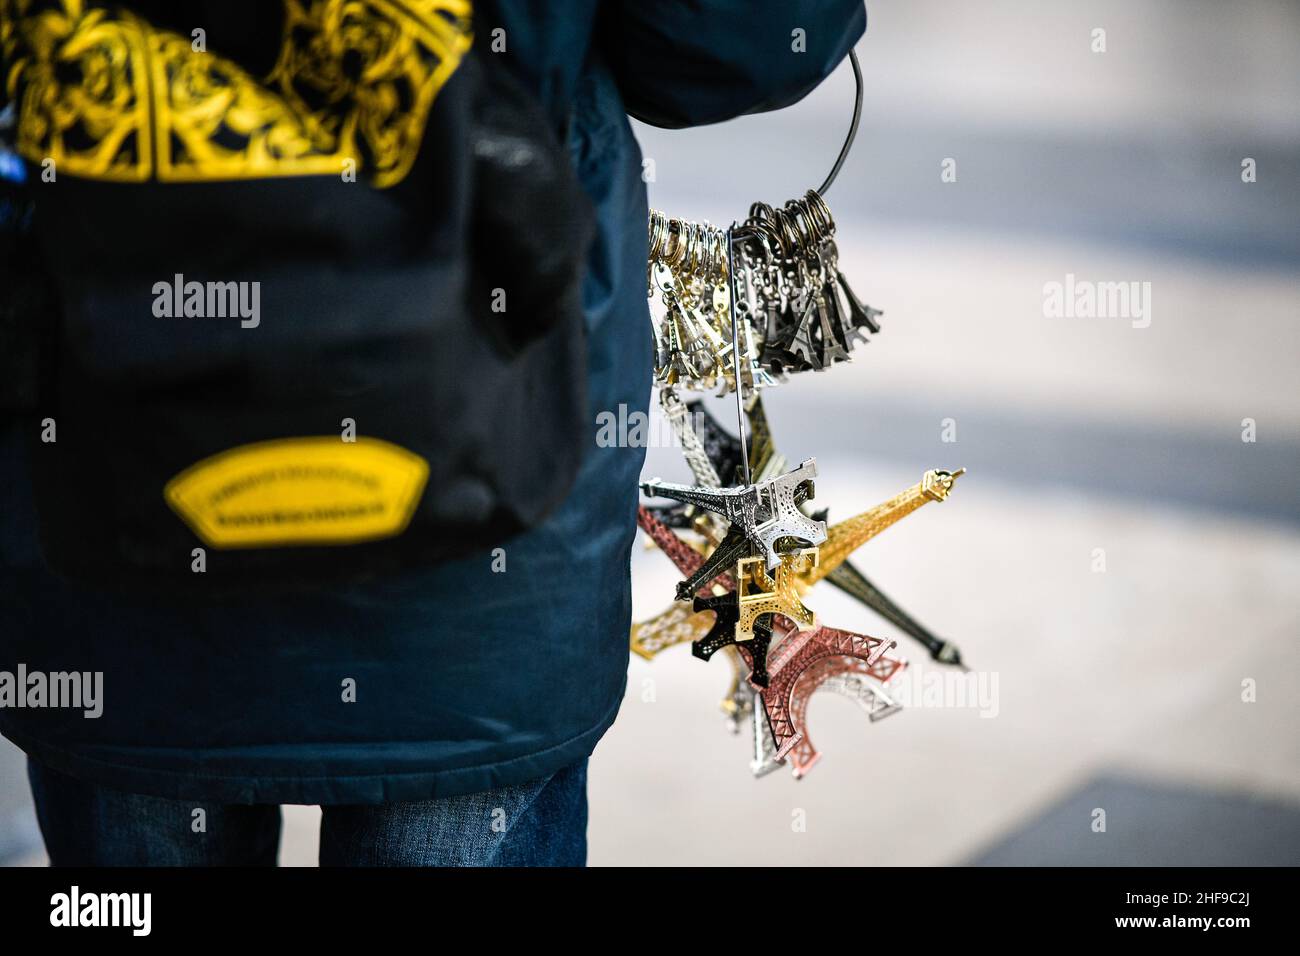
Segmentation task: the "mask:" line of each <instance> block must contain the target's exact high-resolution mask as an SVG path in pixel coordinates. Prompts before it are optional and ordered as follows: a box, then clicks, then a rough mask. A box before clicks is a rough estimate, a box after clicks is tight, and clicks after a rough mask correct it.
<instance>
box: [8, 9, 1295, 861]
mask: <svg viewBox="0 0 1300 956" xmlns="http://www.w3.org/2000/svg"><path fill="white" fill-rule="evenodd" d="M1042 8H1043V5H1042V4H1037V3H1033V2H1031V0H990V2H987V3H982V4H979V5H969V4H959V3H954V2H944V0H909V2H907V3H904V2H902V0H873V2H872V3H871V11H872V25H871V32H870V35H869V37H868V39H867V40H866V41H864V43H863V45H862V46H861V48H860V53H861V56H862V60H863V66H864V70H865V72H866V77H867V103H866V110H865V113H864V120H863V127H862V138H861V142H860V143H859V145H858V147H857V148H856V149H855V151H854V154H853V156H852V158H851V159H850V162H849V164H848V166H847V167H846V169H845V172H844V174H843V177H842V179H841V180H840V182H839V183H837V185H836V186H835V188H834V190H833V191H832V192H831V194H830V197H829V198H830V202H831V206H832V208H833V209H834V210H835V211H836V213H837V216H838V219H839V222H840V230H841V237H842V241H841V251H842V256H843V259H844V262H845V264H846V271H847V272H848V273H849V275H850V276H851V277H852V279H853V281H854V283H855V285H856V286H857V287H858V288H859V291H860V292H861V294H862V296H863V297H864V298H865V299H867V300H868V301H869V302H871V303H872V304H873V305H875V306H877V307H880V308H883V309H885V310H886V316H885V322H886V329H885V332H884V334H882V335H881V336H879V337H877V338H876V339H875V341H874V342H873V343H872V345H871V346H870V347H869V348H868V349H867V350H866V351H864V352H861V353H859V355H860V360H859V361H857V362H855V363H854V364H853V365H852V366H850V367H847V368H843V369H837V370H835V371H833V372H831V373H828V374H826V375H824V376H816V377H811V378H810V377H808V376H805V377H804V379H805V380H802V381H796V382H794V383H792V384H791V385H790V386H788V387H784V388H782V389H780V390H778V391H776V392H774V393H773V394H772V395H771V397H770V398H769V401H768V409H769V414H770V416H771V418H772V420H773V425H774V428H775V431H776V435H777V437H778V440H779V442H780V444H781V446H782V448H783V450H784V451H785V453H786V454H787V455H789V456H790V457H792V458H797V457H802V456H805V455H816V456H817V458H818V463H819V468H820V471H821V476H822V477H821V478H820V479H819V481H818V486H817V487H818V502H819V503H824V504H826V505H829V507H830V508H831V510H832V514H833V515H836V516H841V517H843V516H847V515H849V514H852V513H854V512H856V511H858V510H861V509H863V508H866V507H868V506H870V505H872V504H874V503H876V502H878V501H881V500H883V499H885V498H887V497H889V496H890V495H892V494H894V493H895V492H896V491H898V490H901V489H902V488H904V487H906V486H907V485H909V484H911V483H913V482H914V481H916V480H917V478H918V477H919V476H920V474H921V472H922V471H923V470H924V469H926V468H929V467H952V466H957V465H965V466H967V467H968V468H970V473H969V474H968V475H967V476H966V477H964V478H963V479H962V480H961V482H960V483H959V484H958V486H957V489H956V490H955V492H954V494H953V496H952V498H951V499H950V500H949V501H948V502H946V503H944V504H942V505H930V506H928V507H927V508H925V509H923V510H922V511H921V512H919V513H917V514H915V515H913V516H910V517H909V518H908V519H906V520H905V521H904V522H902V523H901V524H899V525H898V526H897V527H895V528H893V529H891V530H889V531H888V532H887V533H886V534H884V535H883V536H882V537H881V538H879V539H878V540H876V541H874V542H872V543H870V544H869V545H868V546H867V547H866V548H864V549H863V551H862V553H861V555H860V564H861V566H862V567H863V569H864V570H865V571H866V572H867V574H868V575H869V576H870V577H872V579H873V580H875V581H876V582H877V583H878V584H880V585H881V586H882V587H884V588H885V589H886V590H887V591H888V592H889V593H891V594H892V595H893V596H895V597H896V598H897V599H898V600H899V601H900V603H902V604H904V606H906V607H908V608H909V609H911V610H912V611H913V612H914V613H915V614H916V615H917V616H918V617H919V618H920V619H921V620H923V621H925V622H927V623H928V624H930V625H931V626H932V627H933V628H934V629H935V630H936V631H938V632H939V633H940V634H942V635H944V636H947V637H950V638H952V639H953V640H955V641H956V642H957V643H958V644H959V645H960V646H961V647H962V649H963V651H964V652H965V653H966V655H967V657H968V659H969V661H970V662H971V663H972V665H974V666H975V667H976V668H977V669H978V670H979V671H981V672H983V673H984V675H985V680H986V681H990V680H992V678H993V677H994V675H996V679H997V688H998V697H997V715H996V716H995V717H990V718H985V717H981V716H980V714H979V713H978V711H976V710H972V709H955V708H941V707H927V706H922V705H923V704H924V700H923V699H920V700H916V701H914V702H913V703H914V704H917V706H913V707H910V708H908V709H907V710H905V711H903V712H902V713H900V714H897V715H895V716H892V717H890V718H888V719H887V720H885V721H883V722H881V723H878V724H875V725H869V724H868V723H867V721H866V720H865V719H864V717H863V716H862V714H861V713H859V712H858V711H857V710H856V709H855V708H854V707H853V705H851V704H850V703H848V702H847V701H844V700H842V699H839V698H837V697H834V696H833V695H821V696H819V697H818V698H817V699H816V700H815V702H814V704H813V706H812V708H811V717H810V724H811V726H812V727H813V728H815V734H816V739H817V743H818V744H819V746H820V749H821V750H822V752H823V754H824V758H823V761H822V764H821V765H820V766H819V767H817V768H816V769H815V770H814V771H813V773H812V774H811V775H810V776H809V777H808V779H806V780H804V781H800V782H795V781H793V780H791V779H790V778H789V777H788V775H786V774H784V773H781V774H775V775H773V776H770V777H767V778H764V779H763V780H759V781H755V780H753V779H751V778H750V775H749V772H748V769H747V766H746V764H747V759H748V753H747V746H746V742H745V741H744V740H743V739H736V738H733V737H731V736H729V735H728V734H727V733H726V731H725V729H724V727H723V723H722V720H721V717H720V715H719V714H718V713H717V711H716V700H717V698H718V696H719V695H720V694H721V693H722V691H723V688H724V686H725V684H726V680H727V669H726V665H725V664H724V663H723V662H721V661H717V662H715V663H713V664H709V665H706V664H703V663H701V662H699V661H696V660H694V659H693V658H691V657H690V655H689V653H688V652H687V651H686V650H685V649H684V648H677V649H674V650H671V651H668V652H666V653H665V654H664V655H663V656H662V657H661V658H660V659H659V660H657V661H655V662H654V663H653V664H646V663H644V662H642V661H640V660H635V661H633V662H632V664H631V666H630V669H629V689H628V697H627V700H626V703H625V706H624V708H623V711H622V713H621V714H620V717H619V720H618V722H617V724H616V725H615V727H614V729H613V730H612V731H611V733H610V734H609V735H608V737H607V738H606V739H605V740H604V741H603V742H602V743H601V745H600V747H599V748H598V750H597V751H596V754H595V757H594V758H593V761H592V765H591V774H592V782H591V804H592V809H591V828H590V841H591V860H592V862H593V863H595V864H602V865H608V864H628V863H646V864H671V863H809V864H811V863H817V864H841V863H865V864H877V863H906V864H941V863H958V862H969V861H976V862H997V863H1029V862H1076V863H1094V862H1118V863H1124V862H1134V861H1135V859H1139V858H1135V857H1134V855H1133V852H1132V851H1133V847H1134V845H1135V844H1134V839H1135V837H1134V834H1135V833H1137V834H1141V841H1142V842H1141V846H1143V847H1144V848H1145V850H1146V851H1148V852H1149V856H1147V857H1140V858H1145V859H1151V860H1158V861H1170V862H1185V863H1191V862H1205V863H1228V862H1250V861H1258V862H1291V863H1300V845H1297V834H1298V833H1300V829H1298V828H1297V820H1300V731H1298V730H1297V728H1298V727H1300V704H1298V703H1297V701H1298V700H1300V694H1298V693H1297V691H1300V686H1298V685H1300V650H1297V641H1296V638H1297V636H1300V600H1298V599H1297V596H1296V585H1295V582H1296V580H1297V577H1300V495H1297V492H1296V489H1297V481H1296V475H1297V473H1300V390H1297V388H1296V384H1295V378H1296V371H1295V369H1296V357H1297V355H1300V326H1298V324H1297V321H1296V319H1297V316H1298V315H1300V231H1297V229H1296V226H1295V224H1296V223H1297V222H1300V191H1297V190H1296V188H1295V182H1296V176H1297V175H1300V116H1298V115H1297V113H1296V111H1295V109H1294V105H1295V103H1296V102H1297V100H1300V74H1297V73H1296V71H1295V70H1294V63H1295V62H1296V60H1297V59H1300V12H1298V11H1297V8H1296V7H1295V6H1294V5H1292V4H1287V3H1283V2H1266V0H1255V2H1250V3H1240V4H1233V5H1231V6H1228V5H1224V4H1220V3H1212V2H1209V0H1194V2H1192V0H1189V2H1178V3H1174V2H1172V0H1146V2H1144V3H1140V4H1135V3H1131V2H1121V0H1105V2H1099V0H1097V2H1093V0H1090V2H1088V3H1072V4H1063V5H1059V6H1057V5H1053V7H1052V10H1051V11H1050V12H1044V10H1043V9H1042ZM1098 26H1100V27H1104V28H1105V29H1106V30H1107V42H1108V52H1107V53H1106V54H1102V55H1098V54H1092V53H1091V52H1090V51H1089V48H1088V44H1089V36H1090V31H1091V29H1093V28H1094V27H1098ZM848 97H849V82H848V76H847V71H844V72H842V73H841V74H840V75H838V76H837V77H835V78H834V79H833V80H832V82H831V84H829V85H828V86H827V87H825V88H823V89H822V90H819V91H818V92H817V93H816V94H814V96H813V97H812V98H811V99H810V100H809V101H807V102H805V103H804V104H801V105H800V106H799V107H797V108H796V109H794V110H791V111H788V112H786V113H783V114H780V115H779V116H778V117H754V118H748V119H745V120H742V121H739V122H738V123H735V124H727V125H724V126H721V127H717V128H714V129H709V130H699V131H689V132H661V131H650V130H641V131H640V133H641V135H642V140H643V143H644V146H645V151H646V154H647V155H648V156H651V157H653V158H655V159H656V171H657V181H656V182H655V183H653V184H652V186H651V196H652V202H653V203H654V204H656V205H658V206H660V207H662V208H664V209H667V210H669V211H671V212H673V213H675V214H685V213H687V212H688V211H689V212H690V213H691V214H694V215H698V216H700V217H706V216H707V217H712V218H713V219H714V220H715V221H723V220H726V219H729V218H731V217H734V216H737V215H739V214H740V213H741V212H743V210H744V208H745V206H746V205H747V204H748V202H749V201H750V200H752V199H759V198H762V199H766V200H769V201H772V200H779V199H782V198H784V197H786V196H793V195H796V194H798V193H800V192H802V190H803V189H805V188H807V187H808V186H810V185H815V181H816V180H819V179H820V178H821V175H822V174H823V170H824V168H825V167H826V166H828V165H829V162H830V159H831V157H832V156H833V154H834V150H835V148H836V147H837V145H838V137H839V135H840V131H841V130H842V129H843V124H844V121H845V120H846V118H847V111H848V106H849V100H848ZM740 143H744V144H751V143H752V144H756V145H755V147H754V148H751V149H748V150H747V151H746V153H745V156H744V158H743V161H741V160H738V159H736V157H737V155H738V151H737V149H736V146H737V144H740ZM1246 156H1250V157H1253V158H1255V159H1256V160H1257V162H1258V168H1259V181H1258V182H1256V183H1254V184H1249V185H1248V184H1244V183H1242V182H1241V179H1240V161H1241V158H1242V157H1246ZM945 157H954V158H956V159H957V161H958V171H959V172H958V181H957V183H953V184H943V183H941V182H940V181H939V164H940V162H941V161H942V160H943V159H944V158H945ZM723 183H725V184H726V189H725V190H723V189H721V188H720V184H723ZM733 200H734V201H733ZM1070 273H1072V274H1074V275H1076V276H1077V277H1079V278H1081V279H1089V280H1093V281H1126V280H1131V281H1139V282H1149V283H1151V290H1152V300H1151V301H1152V305H1153V309H1152V321H1151V323H1150V326H1149V327H1147V328H1134V327H1133V326H1132V323H1131V322H1129V321H1125V320H1101V319H1096V320H1085V319H1073V320H1071V319H1048V318H1045V317H1044V315H1043V307H1042V298H1043V296H1042V290H1043V286H1044V284H1045V283H1047V282H1052V281H1064V279H1065V276H1066V275H1067V274H1070ZM1246 418H1250V419H1253V420H1254V421H1255V423H1256V427H1257V430H1258V440H1257V441H1256V442H1253V443H1243V442H1242V440H1241V432H1242V420H1243V419H1246ZM944 419H952V420H953V421H954V422H955V423H956V433H957V441H956V442H955V443H945V442H943V441H942V440H941V429H942V423H943V420H944ZM647 473H648V474H654V473H659V474H662V475H663V476H664V477H666V478H669V477H678V476H684V470H683V469H682V468H681V466H680V464H679V463H678V462H676V461H675V460H674V458H673V455H672V453H671V452H669V451H666V450H662V449H659V450H653V451H652V457H651V462H650V463H649V464H648V466H647ZM1098 548H1100V549H1104V552H1105V561H1106V570H1105V571H1104V572H1101V573H1098V572H1095V571H1094V570H1093V563H1094V551H1095V549H1098ZM633 574H634V578H635V581H636V608H637V613H638V614H639V615H641V616H644V615H648V614H650V613H653V612H655V611H657V610H659V609H660V608H662V607H664V606H665V605H666V604H667V603H668V599H669V596H670V593H671V583H672V579H673V575H672V572H671V570H670V566H669V565H668V563H667V562H666V560H665V559H664V558H663V557H662V556H661V555H658V554H655V553H653V552H644V551H640V550H638V552H637V553H636V555H635V557H634V564H633ZM823 587H825V586H823ZM809 604H810V605H811V606H813V607H814V608H815V609H816V610H817V611H819V612H820V613H821V614H822V615H823V617H824V618H825V619H827V620H828V621H830V622H832V623H834V624H837V625H842V626H846V627H850V628H853V629H857V630H864V631H868V632H870V633H875V634H881V635H884V634H892V633H893V632H892V630H891V629H890V627H889V626H888V625H885V624H884V623H880V622H877V621H876V620H874V619H873V618H872V617H871V616H870V614H869V612H866V611H864V610H861V609H860V608H857V607H855V606H854V605H852V604H851V603H849V602H848V601H847V600H846V599H844V598H842V597H841V596H840V595H839V594H838V593H836V592H834V591H829V590H828V591H825V592H824V593H823V592H822V591H820V590H819V591H816V592H814V593H813V595H811V596H810V598H809ZM900 649H901V650H905V651H906V652H907V654H908V656H909V657H910V658H911V659H912V661H913V662H914V665H915V673H918V674H924V673H925V672H926V667H925V661H924V659H923V655H922V654H921V653H920V652H919V649H917V648H916V647H915V646H914V645H910V644H907V643H906V639H902V642H901V643H900ZM646 681H653V689H654V702H653V703H647V702H644V701H643V695H644V692H645V690H646V688H647V684H646ZM1243 681H1253V682H1254V688H1255V701H1254V702H1253V703H1247V702H1244V701H1243V700H1242V692H1243V690H1242V689H1243ZM986 686H991V685H986ZM917 696H918V697H920V696H921V695H917ZM7 759H9V758H7V757H5V756H4V755H3V754H0V761H3V760H7ZM2 766H3V767H4V768H5V770H4V773H7V772H8V768H9V767H10V766H11V764H9V763H5V764H3V765H2ZM8 789H10V790H12V789H14V788H13V787H12V785H11V786H10V787H9V788H8ZM1097 809H1101V810H1104V811H1106V813H1107V823H1108V825H1107V830H1106V832H1105V833H1094V832H1093V831H1092V829H1091V824H1092V821H1093V819H1094V811H1095V810H1097ZM797 811H802V814H801V815H799V817H798V818H799V819H802V820H804V821H806V829H805V830H804V831H803V832H795V830H793V829H792V823H793V822H794V821H795V820H796V819H797V817H796V812H797ZM286 818H287V827H286V837H285V850H284V855H283V857H284V861H285V862H286V863H290V864H310V863H311V862H312V860H313V859H314V843H315V836H314V826H315V822H316V819H317V815H316V812H315V811H314V810H313V809H311V808H290V809H289V810H288V811H287V816H286ZM28 859H29V860H32V861H38V860H39V857H38V856H34V855H33V856H30V857H28Z"/></svg>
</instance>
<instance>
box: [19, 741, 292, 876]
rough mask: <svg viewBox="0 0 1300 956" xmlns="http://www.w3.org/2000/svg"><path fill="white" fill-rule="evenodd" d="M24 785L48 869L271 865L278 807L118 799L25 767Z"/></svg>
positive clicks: (277, 840) (69, 779)
mask: <svg viewBox="0 0 1300 956" xmlns="http://www.w3.org/2000/svg"><path fill="white" fill-rule="evenodd" d="M27 777H28V779H29V780H30V781H31V785H32V797H33V799H34V800H35V802H36V817H37V820H38V821H39V822H40V825H41V835H42V836H43V837H44V838H45V849H46V852H47V853H49V857H50V865H51V866H274V865H275V861H276V854H277V852H278V849H279V843H280V808H279V807H278V806H274V805H266V804H259V805H251V806H241V805H223V804H210V803H204V802H203V801H201V800H167V799H164V798H162V797H150V796H145V795H143V794H137V793H123V792H121V791H117V790H109V789H106V788H104V787H99V786H96V785H94V784H90V783H84V782H83V781H81V780H77V779H76V778H75V777H69V776H67V775H66V774H62V773H59V772H57V771H54V770H51V769H50V768H49V767H46V766H44V765H42V764H40V763H37V762H36V761H35V760H30V759H29V760H28V761H27ZM199 810H201V811H202V813H196V812H195V811H199Z"/></svg>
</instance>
